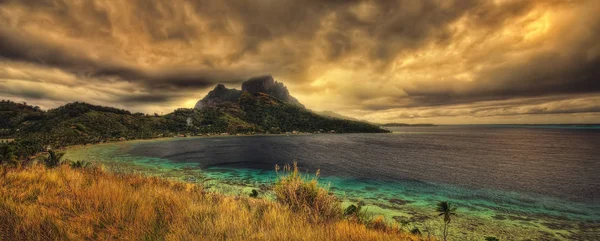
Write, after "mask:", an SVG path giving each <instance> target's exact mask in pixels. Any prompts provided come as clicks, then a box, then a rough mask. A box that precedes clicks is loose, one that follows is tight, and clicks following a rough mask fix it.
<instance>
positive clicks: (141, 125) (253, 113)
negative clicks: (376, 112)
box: [0, 92, 387, 147]
mask: <svg viewBox="0 0 600 241" xmlns="http://www.w3.org/2000/svg"><path fill="white" fill-rule="evenodd" d="M293 131H298V132H311V133H312V132H319V131H321V132H336V133H350V132H387V131H386V130H383V129H380V128H379V127H378V126H374V125H371V124H368V123H363V122H358V121H348V120H341V119H336V118H327V117H323V116H319V115H317V114H314V113H312V112H310V111H308V110H306V109H304V108H301V107H298V106H296V105H293V104H290V103H285V102H283V101H280V100H278V99H276V98H274V97H272V96H270V95H267V94H264V93H257V94H250V93H248V92H243V93H242V95H241V96H240V98H239V99H238V100H237V101H236V102H228V103H223V104H221V105H216V106H211V107H206V108H202V109H177V110H175V111H174V112H173V113H170V114H167V115H163V116H158V115H146V114H142V113H131V112H129V111H126V110H120V109H116V108H111V107H104V106H96V105H90V104H87V103H81V102H74V103H69V104H67V105H64V106H61V107H59V108H56V109H51V110H48V111H42V110H40V109H39V108H38V107H33V106H30V105H26V104H21V103H14V102H11V101H1V102H0V138H16V139H18V140H35V141H36V142H40V143H41V144H42V145H44V146H45V145H51V146H54V147H62V146H68V145H76V144H90V143H99V142H105V141H111V140H123V139H127V140H129V139H140V138H156V137H162V136H174V135H197V134H208V133H229V134H237V133H243V134H246V133H274V134H276V133H283V132H293Z"/></svg>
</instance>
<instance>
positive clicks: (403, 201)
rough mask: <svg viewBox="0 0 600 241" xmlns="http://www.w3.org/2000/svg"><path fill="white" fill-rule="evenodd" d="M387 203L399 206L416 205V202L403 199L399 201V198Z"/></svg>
mask: <svg viewBox="0 0 600 241" xmlns="http://www.w3.org/2000/svg"><path fill="white" fill-rule="evenodd" d="M387 201H388V202H390V203H392V204H396V205H399V206H404V205H406V204H409V203H414V201H409V200H402V199H397V198H392V199H388V200H387Z"/></svg>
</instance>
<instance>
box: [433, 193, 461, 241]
mask: <svg viewBox="0 0 600 241" xmlns="http://www.w3.org/2000/svg"><path fill="white" fill-rule="evenodd" d="M436 211H437V212H439V215H438V216H444V241H446V237H447V236H448V224H449V223H450V220H451V218H450V217H451V216H456V207H453V206H452V205H450V203H449V202H448V201H443V202H439V203H438V205H437V209H436Z"/></svg>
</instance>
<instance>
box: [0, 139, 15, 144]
mask: <svg viewBox="0 0 600 241" xmlns="http://www.w3.org/2000/svg"><path fill="white" fill-rule="evenodd" d="M13 141H15V139H0V144H5V143H11V142H13Z"/></svg>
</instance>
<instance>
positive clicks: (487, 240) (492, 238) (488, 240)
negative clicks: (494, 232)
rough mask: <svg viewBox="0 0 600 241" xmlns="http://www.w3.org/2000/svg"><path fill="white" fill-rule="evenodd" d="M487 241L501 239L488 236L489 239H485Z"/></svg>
mask: <svg viewBox="0 0 600 241" xmlns="http://www.w3.org/2000/svg"><path fill="white" fill-rule="evenodd" d="M485 241H500V239H498V238H496V237H494V236H488V237H485Z"/></svg>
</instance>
